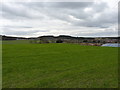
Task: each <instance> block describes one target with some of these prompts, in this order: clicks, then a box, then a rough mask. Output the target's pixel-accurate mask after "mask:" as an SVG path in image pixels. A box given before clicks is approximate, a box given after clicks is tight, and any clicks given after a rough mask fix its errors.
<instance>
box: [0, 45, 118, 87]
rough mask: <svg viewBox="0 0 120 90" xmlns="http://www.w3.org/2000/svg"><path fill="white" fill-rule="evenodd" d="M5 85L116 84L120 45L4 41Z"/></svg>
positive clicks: (109, 85)
mask: <svg viewBox="0 0 120 90" xmlns="http://www.w3.org/2000/svg"><path fill="white" fill-rule="evenodd" d="M2 51H3V58H2V62H3V63H2V65H3V73H2V74H3V82H2V86H3V88H116V87H118V52H117V51H118V48H112V47H97V46H80V45H76V44H3V48H2Z"/></svg>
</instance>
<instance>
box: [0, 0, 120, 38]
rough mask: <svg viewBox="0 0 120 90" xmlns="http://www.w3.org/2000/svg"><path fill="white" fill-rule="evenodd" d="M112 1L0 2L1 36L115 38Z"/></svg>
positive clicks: (115, 13) (114, 13) (115, 17)
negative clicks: (0, 6) (0, 4)
mask: <svg viewBox="0 0 120 90" xmlns="http://www.w3.org/2000/svg"><path fill="white" fill-rule="evenodd" d="M113 2H114V4H112V3H113ZM116 2H117V0H116ZM116 2H115V1H113V0H111V1H109V2H108V0H105V1H99V2H98V1H96V2H3V3H2V11H0V14H2V18H0V19H1V21H2V22H0V27H1V28H2V34H5V35H14V36H26V37H29V36H41V35H61V34H64V35H72V36H117V30H116V25H117V19H118V18H117V17H118V16H117V14H118V12H117V10H116V9H115V8H116V7H115V8H113V7H114V5H115V3H116ZM107 32H108V33H107Z"/></svg>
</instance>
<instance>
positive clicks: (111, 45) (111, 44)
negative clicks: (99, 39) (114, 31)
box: [102, 43, 120, 47]
mask: <svg viewBox="0 0 120 90" xmlns="http://www.w3.org/2000/svg"><path fill="white" fill-rule="evenodd" d="M102 46H107V47H120V43H106V44H103V45H102Z"/></svg>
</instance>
